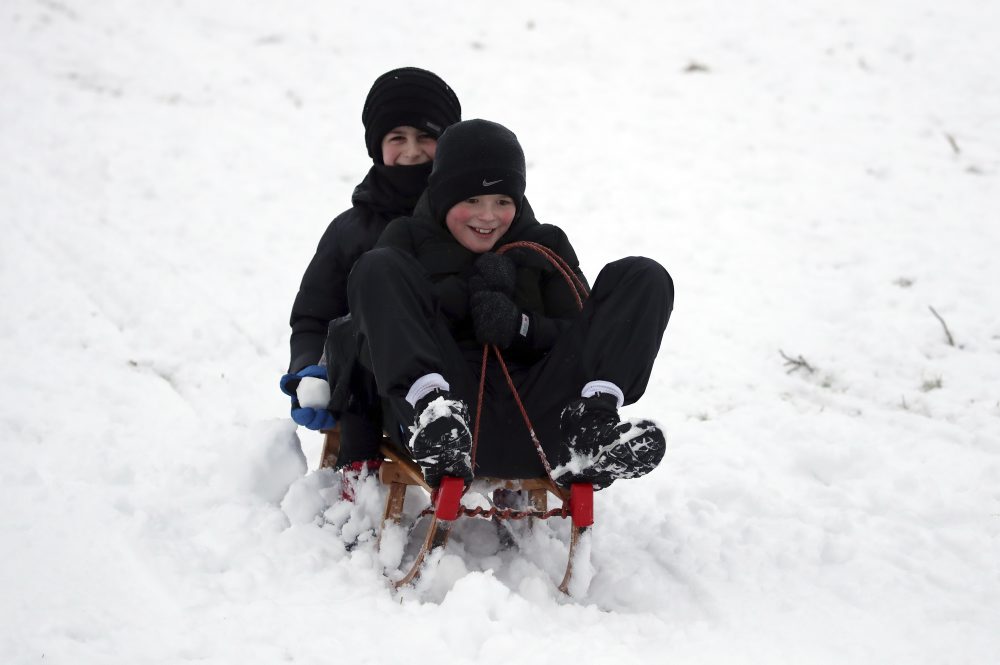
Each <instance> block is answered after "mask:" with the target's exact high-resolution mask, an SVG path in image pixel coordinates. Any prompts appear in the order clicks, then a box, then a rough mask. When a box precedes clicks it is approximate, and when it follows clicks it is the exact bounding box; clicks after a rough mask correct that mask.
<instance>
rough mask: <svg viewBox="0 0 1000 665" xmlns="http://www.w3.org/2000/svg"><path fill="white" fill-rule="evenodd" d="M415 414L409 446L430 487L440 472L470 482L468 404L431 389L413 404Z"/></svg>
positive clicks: (470, 438)
mask: <svg viewBox="0 0 1000 665" xmlns="http://www.w3.org/2000/svg"><path fill="white" fill-rule="evenodd" d="M416 412H417V418H416V422H415V423H414V424H413V427H412V428H411V429H412V431H413V436H412V437H411V438H410V450H411V451H412V452H413V458H414V460H416V462H417V464H419V465H420V468H421V469H423V472H424V480H426V481H427V484H428V485H430V486H431V487H437V486H438V485H439V484H440V483H441V478H442V476H457V477H459V478H462V479H463V480H464V481H465V483H466V484H469V483H470V482H472V466H471V459H470V457H471V454H472V433H471V432H470V431H469V425H468V423H469V408H468V407H467V406H466V405H465V402H463V401H462V400H457V399H453V398H452V396H451V394H450V393H447V392H444V391H442V390H433V391H431V392H430V393H428V394H427V395H425V396H424V397H422V398H421V399H420V400H419V401H418V402H417V404H416Z"/></svg>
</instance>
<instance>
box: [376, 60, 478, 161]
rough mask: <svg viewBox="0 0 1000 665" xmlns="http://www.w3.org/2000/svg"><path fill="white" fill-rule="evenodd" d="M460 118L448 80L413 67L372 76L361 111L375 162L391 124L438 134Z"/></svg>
mask: <svg viewBox="0 0 1000 665" xmlns="http://www.w3.org/2000/svg"><path fill="white" fill-rule="evenodd" d="M461 119H462V105H461V104H459V102H458V97H456V96H455V93H454V91H453V90H452V89H451V88H449V87H448V84H447V83H445V82H444V81H442V80H441V78H440V77H439V76H438V75H437V74H434V73H432V72H429V71H427V70H425V69H418V68H416V67H402V68H400V69H394V70H392V71H391V72H386V73H385V74H382V76H379V77H378V78H377V79H375V83H374V84H372V89H371V90H369V91H368V97H367V98H366V99H365V107H364V109H363V110H362V111H361V122H362V123H363V124H364V126H365V145H367V146H368V156H369V157H371V158H372V159H374V160H375V163H376V164H381V163H382V139H383V138H385V135H386V134H388V133H389V131H390V130H392V129H393V128H395V127H400V126H403V125H409V126H410V127H416V128H417V129H419V130H422V131H425V132H427V133H428V134H431V135H432V136H434V137H435V138H437V137H439V136H441V132H443V131H444V129H445V127H447V126H449V125H453V124H454V123H456V122H458V121H459V120H461Z"/></svg>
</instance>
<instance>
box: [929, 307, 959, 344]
mask: <svg viewBox="0 0 1000 665" xmlns="http://www.w3.org/2000/svg"><path fill="white" fill-rule="evenodd" d="M927 309H929V310H931V314H933V315H934V316H935V317H936V318H937V320H938V321H940V322H941V327H942V328H944V334H945V335H947V336H948V346H955V338H954V337H952V336H951V331H950V330H948V324H947V323H945V322H944V319H942V318H941V315H940V314H938V313H937V310H935V309H934V308H933V307H931V306H930V305H928V306H927Z"/></svg>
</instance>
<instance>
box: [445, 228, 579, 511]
mask: <svg viewBox="0 0 1000 665" xmlns="http://www.w3.org/2000/svg"><path fill="white" fill-rule="evenodd" d="M518 247H520V248H524V249H531V250H534V251H536V252H538V253H539V254H541V255H542V256H544V257H545V258H546V259H547V260H548V261H549V263H551V264H552V265H553V267H555V269H556V272H558V273H559V274H560V275H562V277H563V279H565V280H566V283H567V284H568V285H569V288H570V291H571V292H572V293H573V297H574V298H575V299H576V304H577V306H578V307H579V308H580V309H583V299H584V298H586V297H587V296H588V295H589V293H588V292H587V286H586V284H584V283H583V280H581V279H580V278H579V277H578V276H577V275H576V273H575V272H573V269H572V268H571V267H570V265H569V264H568V263H567V262H566V260H565V259H563V257H561V256H559V255H558V254H556V253H555V252H554V251H553V250H551V249H549V248H548V247H546V246H545V245H540V244H538V243H536V242H528V241H524V240H520V241H517V242H512V243H509V244H506V245H504V246H503V247H501V248H500V249H498V250H497V254H504V253H506V252H507V251H508V250H511V249H515V248H518ZM491 347H492V349H493V354H494V355H495V356H496V358H497V362H498V363H499V365H500V369H501V370H502V371H503V375H504V377H505V378H506V379H507V386H508V387H509V388H510V392H511V394H512V395H513V396H514V401H515V402H516V403H517V408H518V409H519V410H520V411H521V418H522V419H523V420H524V424H525V426H526V427H527V428H528V436H529V437H531V443H532V444H534V446H535V450H536V451H537V452H538V458H539V459H540V460H541V462H542V467H543V468H544V469H545V475H546V477H547V478H548V479H549V480H550V481H551V482H552V485H553V486H554V487H558V485H556V482H555V479H553V478H552V466H551V465H550V464H549V459H548V457H546V455H545V451H544V450H543V449H542V443H541V442H540V441H539V440H538V436H537V435H536V434H535V426H534V425H532V423H531V418H529V417H528V411H527V409H525V408H524V404H523V403H522V402H521V395H520V394H518V392H517V388H516V387H515V386H514V380H513V379H511V377H510V372H509V371H508V370H507V363H506V362H504V359H503V354H502V353H500V349H499V348H498V347H497V346H496V345H490V344H484V345H483V362H482V367H481V368H480V371H479V395H478V397H477V402H476V420H475V425H474V426H473V432H472V451H471V453H470V466H471V467H472V468H473V469H475V468H476V449H477V448H478V446H479V419H480V416H481V415H482V413H483V401H484V399H485V392H486V365H487V363H488V361H489V352H490V348H491ZM564 498H565V497H564ZM462 510H463V511H464V512H465V514H466V515H470V516H474V515H484V516H487V517H493V516H494V515H497V516H500V517H503V518H507V517H509V518H510V519H522V518H524V517H540V518H541V519H547V518H549V517H553V516H554V515H561V516H562V517H566V516H567V509H566V508H565V502H564V507H563V508H561V509H554V510H550V511H548V512H547V513H545V514H538V513H533V512H531V511H525V512H523V514H522V513H517V512H516V511H510V510H509V509H507V510H498V509H497V508H496V507H495V506H494V507H493V508H490V510H489V511H486V512H483V511H482V509H481V508H474V509H467V508H463V509H462ZM477 511H478V512H477ZM505 513H510V514H509V515H506V514H505Z"/></svg>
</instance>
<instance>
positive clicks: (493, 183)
mask: <svg viewBox="0 0 1000 665" xmlns="http://www.w3.org/2000/svg"><path fill="white" fill-rule="evenodd" d="M498 182H503V178H500V179H499V180H487V179H486V178H483V187H490V186H491V185H495V184H497V183H498Z"/></svg>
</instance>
